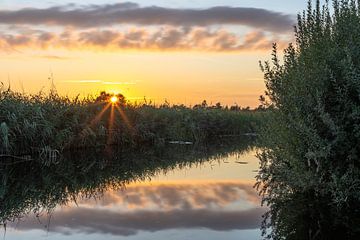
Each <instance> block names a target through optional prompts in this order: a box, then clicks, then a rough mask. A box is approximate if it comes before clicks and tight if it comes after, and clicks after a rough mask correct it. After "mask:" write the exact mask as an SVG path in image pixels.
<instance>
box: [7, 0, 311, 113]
mask: <svg viewBox="0 0 360 240" xmlns="http://www.w3.org/2000/svg"><path fill="white" fill-rule="evenodd" d="M305 7H306V1H305V0H295V1H286V0H273V1H268V0H237V1H235V0H234V1H232V0H225V1H224V0H222V1H220V0H206V1H204V0H171V1H169V0H167V1H165V0H157V1H150V0H146V1H145V0H130V1H127V2H126V1H113V0H100V1H95V0H89V1H80V0H70V1H68V0H65V1H61V2H59V1H34V0H31V1H30V0H6V1H0V49H1V50H0V66H1V70H0V81H1V82H3V83H4V84H5V85H8V84H10V87H11V89H13V90H16V91H21V92H25V93H37V92H39V91H44V92H46V91H48V90H49V88H50V86H51V82H52V81H53V82H54V84H55V86H56V89H57V91H58V92H59V94H61V95H69V96H71V97H73V96H76V95H78V94H80V95H81V96H86V95H89V94H90V95H96V94H97V93H99V92H100V91H103V90H105V91H108V92H114V93H122V94H124V95H125V96H126V97H127V98H128V99H129V100H130V101H143V99H144V98H146V99H148V100H151V101H152V102H155V103H156V104H160V103H162V102H164V101H165V100H167V101H168V102H170V103H173V104H180V103H184V104H186V105H194V104H196V103H199V102H201V101H202V100H204V99H206V100H207V101H208V102H209V103H216V102H221V103H222V104H223V105H234V104H237V105H240V106H243V107H245V106H251V107H256V106H257V105H258V104H259V103H258V98H259V95H261V94H263V92H264V90H265V86H264V81H263V78H262V73H261V71H260V69H259V60H261V61H263V60H268V59H269V58H270V53H271V45H272V43H273V42H277V43H278V45H279V48H284V47H286V46H287V44H288V43H289V42H292V41H293V26H294V24H295V20H296V14H297V13H298V12H299V11H301V10H302V9H304V8H305Z"/></svg>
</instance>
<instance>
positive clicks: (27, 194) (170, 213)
mask: <svg viewBox="0 0 360 240" xmlns="http://www.w3.org/2000/svg"><path fill="white" fill-rule="evenodd" d="M251 149H252V145H251V144H249V143H246V144H244V143H240V144H238V145H237V146H235V145H234V144H233V143H231V144H230V145H226V144H223V145H222V146H209V147H206V148H203V147H202V148H193V147H189V146H176V147H173V148H167V149H156V150H154V149H153V150H146V151H145V152H143V153H141V154H139V153H134V152H114V151H112V152H109V151H107V152H106V154H105V155H104V153H103V154H102V155H101V157H99V155H98V154H91V155H83V156H81V155H78V156H77V157H74V155H69V156H67V157H66V158H64V159H62V161H60V163H59V164H57V165H51V166H48V167H46V166H43V165H41V163H35V162H31V163H25V164H21V165H18V164H15V165H13V164H7V165H2V176H3V179H6V181H5V182H4V183H5V184H3V185H2V191H3V195H2V197H1V219H2V221H3V222H4V223H7V226H8V229H9V226H10V229H16V231H15V232H16V233H17V234H19V233H27V234H30V233H33V234H35V232H37V231H38V230H46V231H48V232H50V233H52V234H61V235H62V236H63V237H65V236H70V235H71V236H78V237H79V236H82V235H84V234H85V235H89V234H90V235H96V236H101V235H103V234H107V235H108V234H110V235H111V236H119V237H120V236H122V237H131V236H144V234H145V233H146V232H148V233H157V232H159V233H161V234H165V233H167V234H169V232H172V234H175V235H177V236H184V233H188V232H189V231H195V232H196V231H197V232H198V234H200V233H199V232H201V234H200V235H201V237H199V238H198V239H201V238H203V237H204V236H209V234H210V232H211V231H215V232H223V234H225V235H221V236H222V237H225V238H228V239H231V237H230V235H231V234H233V233H234V232H236V231H240V232H241V230H245V229H255V230H256V231H257V232H258V230H257V229H258V228H259V227H260V223H261V215H262V214H263V213H264V209H263V208H260V207H259V206H260V202H259V197H258V196H257V193H256V192H255V191H254V189H253V184H254V181H253V180H252V178H251V177H246V178H245V179H244V178H243V179H242V177H241V176H238V175H237V174H238V173H239V172H241V171H234V172H233V173H232V171H230V169H231V170H233V169H234V167H236V168H237V169H238V170H239V169H241V168H242V167H243V165H240V164H237V163H236V161H239V158H240V159H241V158H242V157H243V156H247V155H241V154H246V153H249V151H250V150H251ZM252 155H253V153H252V152H251V154H250V156H252ZM245 160H246V161H248V159H245ZM228 162H229V163H228ZM220 166H221V167H220ZM216 167H219V168H222V171H217V170H216V169H215V170H214V168H216ZM29 169H31V171H28V170H29ZM194 169H196V174H192V173H190V174H188V175H187V178H181V177H179V176H181V174H184V171H185V172H186V171H188V170H189V171H190V172H191V171H193V170H194ZM209 169H211V171H209ZM201 170H204V171H202V172H201ZM211 172H218V173H219V172H220V173H221V172H223V174H224V177H221V176H217V177H214V176H213V175H212V174H213V173H211ZM226 174H227V176H226V177H225V175H226ZM150 178H153V179H154V180H153V181H150ZM49 211H50V212H51V213H50V214H48V212H49ZM50 218H51V219H50ZM204 230H206V231H205V232H204ZM174 231H175V232H174ZM180 232H181V234H180ZM240 232H237V233H238V234H239V233H240ZM241 234H242V235H244V232H242V233H241ZM251 234H253V233H250V234H246V236H247V237H248V238H247V239H251V237H250V236H251ZM20 235H21V234H20ZM30 235H31V234H30ZM30 235H28V237H29V236H30ZM145 235H146V234H145ZM200 235H199V236H200ZM258 235H259V234H257V235H256V236H257V238H258ZM35 236H36V237H39V236H41V235H39V234H38V233H37V234H35ZM146 236H147V237H148V238H150V237H149V235H146ZM226 236H227V237H226ZM234 236H235V235H234ZM237 236H239V235H237ZM7 237H8V238H10V239H12V237H14V230H11V231H8V233H7ZM18 237H19V236H18ZM48 237H49V236H48ZM50 237H54V236H53V235H50ZM58 237H59V236H57V238H58ZM157 237H159V236H157ZM34 238H35V237H34ZM79 238H80V237H79ZM257 238H253V239H257ZM154 239H156V238H155V237H154ZM171 239H175V238H171ZM180 239H181V238H180Z"/></svg>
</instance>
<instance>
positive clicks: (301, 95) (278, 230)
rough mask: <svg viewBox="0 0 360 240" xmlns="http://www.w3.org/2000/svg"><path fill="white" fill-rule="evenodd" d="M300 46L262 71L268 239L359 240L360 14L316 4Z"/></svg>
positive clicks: (346, 6)
mask: <svg viewBox="0 0 360 240" xmlns="http://www.w3.org/2000/svg"><path fill="white" fill-rule="evenodd" d="M295 37H296V43H295V44H294V45H289V47H288V48H287V49H286V50H285V51H284V57H283V61H281V60H280V59H279V57H278V53H277V50H276V45H275V46H274V50H273V54H272V64H271V63H268V62H265V63H263V64H261V67H262V70H263V72H264V77H265V82H266V86H267V92H266V95H267V97H268V102H267V105H270V106H272V108H273V111H272V114H271V120H270V121H269V122H268V126H267V127H265V129H264V132H263V134H262V140H263V142H264V143H265V147H264V148H263V151H262V152H261V153H259V158H260V160H261V170H260V172H259V175H258V176H257V180H258V183H257V187H258V189H259V190H260V193H261V194H262V195H263V200H264V203H266V204H268V205H269V206H270V211H269V212H268V214H267V215H266V218H265V221H264V223H263V230H264V236H266V237H268V238H273V239H359V238H358V237H359V236H360V227H359V226H360V6H359V1H354V0H351V1H349V0H342V1H333V4H332V7H331V6H329V3H328V2H326V4H325V5H324V6H322V5H321V4H320V1H316V5H315V7H314V6H313V5H312V4H311V1H309V4H308V8H307V10H306V11H304V12H303V14H300V15H299V16H298V23H297V26H296V29H295Z"/></svg>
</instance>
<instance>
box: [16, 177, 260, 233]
mask: <svg viewBox="0 0 360 240" xmlns="http://www.w3.org/2000/svg"><path fill="white" fill-rule="evenodd" d="M252 185H253V183H250V182H242V181H200V182H185V183H184V182H181V183H155V184H154V183H153V184H150V185H148V184H144V185H142V184H140V185H137V184H134V185H129V186H128V187H127V188H126V189H125V190H122V191H107V192H105V193H104V195H102V196H101V197H100V198H96V201H95V204H94V200H93V199H82V200H81V199H78V200H77V201H76V206H75V205H74V206H73V207H66V208H63V209H62V210H61V211H60V210H59V209H57V210H55V211H54V213H53V214H52V216H51V222H50V229H49V231H50V232H58V233H62V234H73V233H88V234H91V233H106V234H113V235H118V236H129V235H135V234H137V233H138V232H139V231H150V232H155V231H162V230H169V229H183V228H186V229H197V228H206V229H210V230H215V231H230V230H242V229H255V228H258V227H259V226H260V223H261V216H262V214H263V213H264V212H265V211H266V209H265V208H261V207H259V206H260V198H259V196H258V195H257V193H256V191H255V190H254V189H253V187H252ZM239 206H242V207H239ZM46 218H47V216H45V215H44V216H41V215H40V219H37V218H36V217H34V216H31V215H29V216H27V217H26V218H24V219H21V221H19V223H11V224H9V225H11V226H14V227H15V226H16V229H18V230H20V231H26V230H34V229H43V225H44V224H47V223H48V221H47V220H46ZM39 222H40V223H41V222H42V223H44V224H39Z"/></svg>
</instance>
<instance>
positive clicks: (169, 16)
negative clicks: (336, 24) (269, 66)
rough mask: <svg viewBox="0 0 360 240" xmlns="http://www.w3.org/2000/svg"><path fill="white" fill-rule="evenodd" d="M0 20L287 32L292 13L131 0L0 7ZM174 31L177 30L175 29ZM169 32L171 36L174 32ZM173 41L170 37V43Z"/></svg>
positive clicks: (94, 25)
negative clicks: (228, 26) (230, 26)
mask: <svg viewBox="0 0 360 240" xmlns="http://www.w3.org/2000/svg"><path fill="white" fill-rule="evenodd" d="M0 24H26V25H43V24H45V25H59V26H73V27H80V28H82V27H100V26H111V25H116V24H137V25H172V26H210V25H219V24H220V25H224V24H234V25H243V26H249V27H254V28H258V29H263V30H266V31H271V32H287V31H289V30H291V27H292V25H294V17H293V16H291V15H286V14H283V13H279V12H273V11H269V10H266V9H259V8H242V7H226V6H220V7H213V8H208V9H173V8H163V7H157V6H151V7H140V6H139V5H137V4H135V3H131V2H126V3H117V4H106V5H90V6H75V5H66V6H55V7H51V8H46V9H38V8H24V9H20V10H2V11H0ZM174 34H175V35H176V33H174ZM175 35H172V36H170V38H173V37H175V38H176V36H175ZM172 42H173V41H170V43H172Z"/></svg>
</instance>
